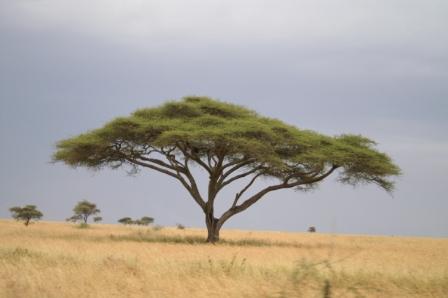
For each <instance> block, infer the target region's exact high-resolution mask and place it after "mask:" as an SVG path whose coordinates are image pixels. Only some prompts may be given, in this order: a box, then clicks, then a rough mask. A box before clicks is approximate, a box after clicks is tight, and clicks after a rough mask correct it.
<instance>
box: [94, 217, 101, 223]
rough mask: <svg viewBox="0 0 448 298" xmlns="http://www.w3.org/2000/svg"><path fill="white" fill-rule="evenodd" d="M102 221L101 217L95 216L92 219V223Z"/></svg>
mask: <svg viewBox="0 0 448 298" xmlns="http://www.w3.org/2000/svg"><path fill="white" fill-rule="evenodd" d="M102 220H103V218H102V217H101V216H95V217H94V218H93V221H94V222H100V221H102Z"/></svg>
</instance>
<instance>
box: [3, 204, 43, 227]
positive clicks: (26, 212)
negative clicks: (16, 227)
mask: <svg viewBox="0 0 448 298" xmlns="http://www.w3.org/2000/svg"><path fill="white" fill-rule="evenodd" d="M9 211H11V213H12V217H13V218H14V219H17V220H23V221H24V224H25V226H28V225H29V223H30V221H31V220H32V219H34V220H39V219H41V217H42V216H43V214H42V212H40V211H39V210H37V207H36V206H35V205H26V206H25V207H12V208H10V209H9Z"/></svg>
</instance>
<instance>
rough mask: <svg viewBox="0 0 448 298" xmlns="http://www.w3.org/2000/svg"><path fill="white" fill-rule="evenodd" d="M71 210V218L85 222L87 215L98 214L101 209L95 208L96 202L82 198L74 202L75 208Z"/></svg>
mask: <svg viewBox="0 0 448 298" xmlns="http://www.w3.org/2000/svg"><path fill="white" fill-rule="evenodd" d="M73 212H74V213H75V214H74V216H72V217H71V219H78V220H81V219H82V220H83V221H84V223H87V220H88V219H89V216H91V215H95V214H98V213H100V212H101V211H100V210H99V209H97V208H96V204H94V203H91V202H89V201H86V200H84V201H80V202H78V204H76V206H75V208H73Z"/></svg>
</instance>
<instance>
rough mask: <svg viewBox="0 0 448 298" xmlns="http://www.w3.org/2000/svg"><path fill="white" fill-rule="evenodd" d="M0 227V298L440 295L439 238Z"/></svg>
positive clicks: (447, 286)
mask: <svg viewBox="0 0 448 298" xmlns="http://www.w3.org/2000/svg"><path fill="white" fill-rule="evenodd" d="M205 235H206V232H205V230H202V229H192V228H187V229H184V230H180V229H176V228H167V227H165V228H162V229H160V228H150V227H134V226H119V225H107V224H92V225H90V226H89V227H88V228H80V226H79V225H75V224H69V223H56V222H38V223H35V224H32V225H30V226H28V227H25V226H24V225H23V224H21V223H19V222H15V221H12V220H0V297H27V298H29V297H327V298H328V297H448V239H435V238H410V237H392V236H389V237H385V236H358V235H334V234H321V233H284V232H258V231H257V232H256V231H240V230H225V229H224V230H222V232H221V242H220V243H218V244H216V245H213V244H206V243H204V237H205Z"/></svg>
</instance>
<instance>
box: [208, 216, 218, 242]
mask: <svg viewBox="0 0 448 298" xmlns="http://www.w3.org/2000/svg"><path fill="white" fill-rule="evenodd" d="M205 223H206V225H207V242H208V243H213V244H214V243H216V242H218V241H219V230H220V229H221V225H218V219H217V218H215V217H214V216H213V214H206V216H205Z"/></svg>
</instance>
